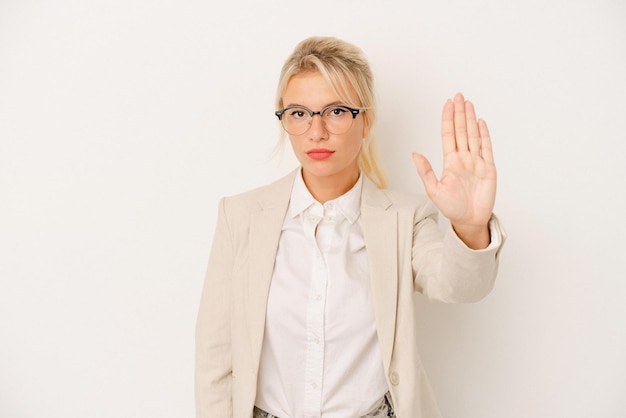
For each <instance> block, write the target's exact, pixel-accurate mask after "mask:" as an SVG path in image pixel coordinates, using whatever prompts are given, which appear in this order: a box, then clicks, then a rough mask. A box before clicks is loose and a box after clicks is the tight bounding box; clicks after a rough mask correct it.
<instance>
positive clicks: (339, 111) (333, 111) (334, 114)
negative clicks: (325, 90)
mask: <svg viewBox="0 0 626 418" xmlns="http://www.w3.org/2000/svg"><path fill="white" fill-rule="evenodd" d="M347 113H348V109H346V108H345V107H331V108H330V109H328V110H327V111H326V115H327V116H328V117H331V118H340V117H342V116H345V115H346V114H347Z"/></svg>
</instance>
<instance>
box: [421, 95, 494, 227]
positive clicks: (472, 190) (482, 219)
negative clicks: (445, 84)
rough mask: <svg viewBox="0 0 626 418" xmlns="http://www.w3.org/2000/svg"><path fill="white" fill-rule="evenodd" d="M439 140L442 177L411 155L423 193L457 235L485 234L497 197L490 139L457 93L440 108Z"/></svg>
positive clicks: (466, 103) (485, 125) (426, 160)
mask: <svg viewBox="0 0 626 418" xmlns="http://www.w3.org/2000/svg"><path fill="white" fill-rule="evenodd" d="M441 137H442V144H443V172H442V173H441V178H439V179H438V178H437V176H436V175H435V173H434V172H433V169H432V166H431V164H430V162H429V161H428V159H427V158H426V157H424V156H423V155H421V154H418V153H414V154H413V160H414V162H415V167H416V168H417V171H418V173H419V175H420V177H421V179H422V182H423V183H424V188H425V189H426V193H427V194H428V197H429V198H430V199H431V200H432V202H433V203H434V204H435V206H437V208H438V209H439V211H440V212H441V213H442V214H443V215H444V216H445V217H446V218H448V219H449V220H450V222H451V223H452V226H453V227H454V228H455V230H457V233H458V232H459V231H460V230H464V231H472V230H474V231H479V230H480V231H483V232H487V224H488V222H489V219H490V218H491V214H492V211H493V206H494V203H495V196H496V167H495V165H494V161H493V152H492V148H491V139H490V137H489V130H488V129H487V124H486V122H485V121H484V120H478V121H477V120H476V113H475V111H474V106H473V105H472V103H471V102H469V101H466V100H465V98H464V97H463V95H462V94H460V93H459V94H457V95H456V96H455V97H454V100H448V101H447V102H446V104H445V105H444V107H443V112H442V117H441ZM487 233H488V232H487Z"/></svg>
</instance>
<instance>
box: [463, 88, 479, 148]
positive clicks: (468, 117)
mask: <svg viewBox="0 0 626 418" xmlns="http://www.w3.org/2000/svg"><path fill="white" fill-rule="evenodd" d="M465 123H466V126H467V142H468V146H469V150H470V152H471V153H472V154H475V155H480V132H479V131H478V123H476V112H475V110H474V105H473V104H472V102H470V101H469V100H468V101H466V102H465Z"/></svg>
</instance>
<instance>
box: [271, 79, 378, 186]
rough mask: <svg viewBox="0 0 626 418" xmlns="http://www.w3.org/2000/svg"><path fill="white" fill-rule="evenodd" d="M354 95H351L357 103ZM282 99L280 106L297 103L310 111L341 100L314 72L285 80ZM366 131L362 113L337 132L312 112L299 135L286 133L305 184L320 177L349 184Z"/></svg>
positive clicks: (356, 174)
mask: <svg viewBox="0 0 626 418" xmlns="http://www.w3.org/2000/svg"><path fill="white" fill-rule="evenodd" d="M355 96H356V95H355V94H354V95H353V97H351V99H353V101H354V102H356V103H358V100H355V99H356V97H355ZM282 99H283V105H284V107H288V106H296V105H300V106H306V107H308V108H309V109H311V110H313V111H318V110H321V109H323V108H324V107H326V106H328V105H330V104H345V103H343V102H342V101H341V100H340V99H339V97H337V95H336V94H335V93H334V92H333V90H332V88H331V87H330V86H329V84H328V83H327V82H326V80H324V78H323V77H322V75H321V74H320V73H318V72H305V73H300V74H297V75H295V76H293V77H292V78H291V79H290V80H289V82H288V83H287V87H286V88H285V91H284V93H283V96H282ZM366 133H367V132H366V128H365V125H364V121H363V115H362V114H359V115H357V117H356V118H355V119H354V120H353V121H352V126H351V127H350V129H349V130H348V131H347V132H345V133H343V134H341V135H335V134H331V133H330V132H328V131H327V130H326V128H325V127H324V123H323V122H322V118H321V117H320V116H319V115H315V116H313V119H312V121H311V127H310V128H309V130H308V131H306V132H305V133H304V134H302V135H289V139H290V141H291V146H292V147H293V152H294V153H295V155H296V158H298V161H300V164H301V165H302V175H303V177H304V181H305V182H306V183H307V185H308V186H311V185H312V183H318V184H319V183H320V182H324V181H332V182H335V184H338V185H344V184H346V183H350V182H351V184H348V186H349V187H351V186H352V185H354V182H356V180H357V178H358V175H359V166H358V161H357V157H358V156H359V152H360V150H361V143H362V141H363V138H364V137H365V136H366Z"/></svg>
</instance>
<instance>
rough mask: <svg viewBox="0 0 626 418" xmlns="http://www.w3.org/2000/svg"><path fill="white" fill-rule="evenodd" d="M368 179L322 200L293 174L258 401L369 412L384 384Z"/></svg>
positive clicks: (299, 412)
mask: <svg viewBox="0 0 626 418" xmlns="http://www.w3.org/2000/svg"><path fill="white" fill-rule="evenodd" d="M361 187H362V179H361V177H359V180H358V181H357V183H356V185H355V186H354V187H353V188H352V189H351V190H350V191H348V192H347V193H346V194H344V195H342V196H340V197H338V198H337V199H334V200H331V201H328V202H326V203H325V204H324V205H322V204H321V203H319V202H317V201H316V200H315V199H314V198H313V196H312V195H311V193H310V192H309V191H308V189H307V188H306V185H305V184H304V181H303V179H302V174H299V175H298V176H297V177H296V180H295V183H294V187H293V190H292V194H291V200H290V203H289V208H288V210H287V214H286V217H285V221H284V224H283V229H282V233H281V236H280V242H279V246H278V253H277V255H276V263H275V266H274V273H273V276H272V282H271V287H270V292H269V299H268V305H267V318H266V324H265V334H264V339H263V349H262V353H261V362H260V367H259V375H258V384H257V396H256V405H257V406H258V407H259V408H261V409H263V410H265V411H267V412H269V413H271V414H274V415H277V416H279V417H281V418H313V417H324V418H346V417H358V416H362V415H364V414H366V413H367V412H368V411H369V410H370V409H371V408H373V407H374V406H375V404H376V403H377V402H378V401H380V399H381V398H382V397H383V396H384V394H385V393H386V392H387V390H388V388H387V382H386V380H385V374H384V368H383V364H382V357H381V353H380V349H379V346H378V340H377V336H376V324H375V318H374V305H373V300H372V295H371V285H370V276H369V272H368V267H367V254H366V252H365V242H364V239H363V232H362V228H361V220H360V205H361Z"/></svg>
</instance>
